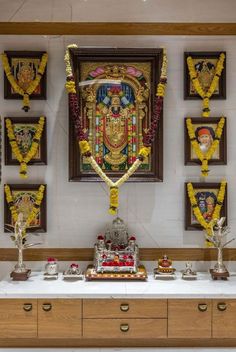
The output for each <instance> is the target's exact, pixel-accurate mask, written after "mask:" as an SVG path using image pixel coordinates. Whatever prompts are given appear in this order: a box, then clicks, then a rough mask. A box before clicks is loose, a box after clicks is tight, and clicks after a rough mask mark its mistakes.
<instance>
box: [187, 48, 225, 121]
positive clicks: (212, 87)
mask: <svg viewBox="0 0 236 352" xmlns="http://www.w3.org/2000/svg"><path fill="white" fill-rule="evenodd" d="M224 60H225V54H224V53H221V54H220V57H219V59H218V61H217V64H216V69H215V75H214V77H213V79H212V81H211V85H210V87H209V89H208V91H207V92H205V91H204V90H203V88H202V86H201V83H200V82H199V79H198V77H197V72H196V70H195V67H194V63H193V59H192V57H191V56H188V58H187V65H188V70H189V75H190V78H191V81H192V84H193V86H194V89H195V90H196V92H197V93H198V94H199V95H200V97H201V98H202V99H203V109H202V116H203V117H208V116H209V115H210V108H209V102H210V98H211V96H212V94H213V93H214V91H215V89H216V87H217V84H218V82H219V79H220V76H221V73H222V70H223V68H224Z"/></svg>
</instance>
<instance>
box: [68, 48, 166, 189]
mask: <svg viewBox="0 0 236 352" xmlns="http://www.w3.org/2000/svg"><path fill="white" fill-rule="evenodd" d="M162 52H163V49H150V48H148V49H136V48H135V49H112V48H109V49H104V48H102V49H101V48H100V49H94V48H92V49H91V48H88V49H71V57H72V62H73V66H74V72H75V80H76V86H78V81H79V60H80V62H82V61H83V62H86V61H87V62H88V61H93V62H96V61H105V60H106V61H110V62H131V61H133V60H135V61H136V62H143V61H149V62H151V64H152V72H151V75H152V87H151V89H150V94H151V97H150V99H151V112H152V111H153V104H154V98H155V94H156V87H157V84H158V81H159V77H160V70H161V63H162ZM78 58H79V60H78ZM69 115H70V111H69ZM152 151H153V152H152V170H151V171H148V172H147V171H136V173H135V175H134V176H132V177H130V179H129V180H128V181H133V182H162V181H163V112H162V113H161V117H160V120H159V124H158V129H157V133H156V139H155V142H154V143H153V148H152ZM107 175H108V176H109V177H112V179H114V180H117V179H119V178H120V177H121V176H122V175H123V173H122V171H120V172H117V173H114V172H113V173H112V172H107ZM69 181H85V182H86V181H101V179H100V177H98V176H97V174H96V173H95V172H94V171H89V172H87V173H85V172H81V171H80V151H79V146H78V143H77V142H76V136H75V132H74V127H73V123H72V121H71V118H69Z"/></svg>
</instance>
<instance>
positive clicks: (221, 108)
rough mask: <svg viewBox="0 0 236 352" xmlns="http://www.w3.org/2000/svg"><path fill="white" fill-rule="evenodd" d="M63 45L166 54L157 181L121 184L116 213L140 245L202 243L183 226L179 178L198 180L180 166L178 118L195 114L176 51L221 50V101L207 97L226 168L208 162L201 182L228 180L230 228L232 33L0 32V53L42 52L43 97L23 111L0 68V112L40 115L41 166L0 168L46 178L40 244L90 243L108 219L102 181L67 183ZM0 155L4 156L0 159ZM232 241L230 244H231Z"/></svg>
mask: <svg viewBox="0 0 236 352" xmlns="http://www.w3.org/2000/svg"><path fill="white" fill-rule="evenodd" d="M69 43H77V44H78V45H80V46H81V47H82V46H111V47H114V46H116V47H163V46H165V47H166V48H167V52H168V58H169V69H168V89H167V96H166V99H165V106H164V182H163V183H151V184H150V183H147V184H143V183H135V184H126V185H124V186H122V187H121V192H120V212H119V215H120V216H121V217H122V218H123V219H124V220H125V221H126V222H127V224H128V225H129V229H130V231H131V232H132V233H135V234H136V235H137V238H138V242H139V245H140V246H141V247H202V246H203V244H204V240H203V235H202V233H201V232H199V231H194V232H189V231H185V230H184V182H185V181H189V180H191V181H199V180H200V179H199V174H200V168H199V167H186V166H184V133H183V119H184V117H186V116H189V115H190V116H200V113H201V102H200V101H184V100H183V52H184V51H187V50H193V51H194V50H212V51H213V50H216V51H220V50H224V51H226V52H227V100H225V101H212V102H211V110H212V116H220V115H221V114H225V116H227V123H228V165H227V166H212V167H211V172H210V176H209V177H208V181H212V182H215V181H220V180H221V178H222V177H226V178H227V181H228V190H229V192H228V193H229V195H228V205H229V207H228V208H229V211H228V222H229V225H230V226H231V229H232V234H235V233H236V189H235V171H236V160H235V158H234V155H235V152H236V139H235V131H236V118H235V113H236V90H235V82H236V66H235V62H236V45H235V44H236V40H235V37H187V36H181V37H180V36H179V37H168V36H165V37H155V36H138V37H135V36H133V37H131V36H127V37H105V36H104V37H90V36H87V37H86V36H84V37H62V36H59V37H57V36H55V37H44V36H36V37H35V36H34V37H31V36H21V37H17V36H2V37H1V38H0V52H2V51H4V50H10V49H11V50H46V51H47V52H48V53H49V62H48V99H47V100H46V101H31V110H30V112H29V113H27V114H26V113H24V112H23V111H22V110H21V101H17V100H13V101H12V100H4V99H3V70H2V69H1V70H0V82H1V85H0V107H1V109H0V110H1V115H2V117H5V116H10V117H11V116H25V115H27V116H40V115H41V114H45V116H46V117H47V123H48V126H47V128H48V166H32V167H29V179H28V180H27V181H22V180H21V179H20V178H19V176H18V167H16V166H4V165H3V168H2V186H1V189H2V195H3V184H4V183H5V182H8V183H23V182H25V183H41V182H42V183H43V182H45V183H47V185H48V194H47V198H48V201H47V204H48V232H47V234H44V235H41V236H40V237H41V238H42V242H43V245H42V246H43V247H91V246H92V245H93V243H94V240H95V237H96V234H97V233H98V232H100V231H102V230H103V229H104V227H105V225H106V224H107V223H108V222H109V221H111V220H112V217H111V216H110V215H108V213H107V208H108V192H107V188H106V186H105V185H104V184H103V183H93V184H91V183H89V184H86V183H70V182H68V116H67V108H68V104H67V96H66V93H65V90H64V82H65V70H64V62H63V56H64V51H65V47H66V45H67V44H69ZM3 157H4V156H3ZM0 225H1V232H2V235H1V236H0V246H1V247H11V246H12V243H11V241H10V240H9V235H7V234H3V202H1V204H0ZM233 245H234V246H235V244H233Z"/></svg>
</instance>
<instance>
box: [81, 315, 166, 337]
mask: <svg viewBox="0 0 236 352" xmlns="http://www.w3.org/2000/svg"><path fill="white" fill-rule="evenodd" d="M83 337H84V338H101V339H104V338H105V339H106V338H109V339H110V338H122V339H123V338H140V339H143V338H150V339H151V338H152V339H153V338H166V337H167V319H84V320H83Z"/></svg>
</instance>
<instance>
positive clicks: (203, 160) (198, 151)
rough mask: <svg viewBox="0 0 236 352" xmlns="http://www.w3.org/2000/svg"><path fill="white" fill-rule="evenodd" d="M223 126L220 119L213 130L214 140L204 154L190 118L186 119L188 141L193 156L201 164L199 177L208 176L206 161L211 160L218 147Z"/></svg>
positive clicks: (223, 121)
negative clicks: (194, 155) (193, 153)
mask: <svg viewBox="0 0 236 352" xmlns="http://www.w3.org/2000/svg"><path fill="white" fill-rule="evenodd" d="M224 124H225V118H224V117H221V119H220V121H219V123H218V124H217V128H216V130H215V139H214V141H213V143H212V145H211V147H210V148H209V149H208V151H207V152H206V153H203V152H202V150H201V148H200V145H199V143H198V141H197V138H196V135H195V131H194V128H193V124H192V120H191V118H187V120H186V125H187V129H188V135H189V139H190V141H191V145H192V147H193V150H194V152H195V154H196V155H197V157H198V159H199V160H200V161H201V163H202V165H201V175H202V176H205V177H207V176H208V173H209V170H208V161H209V160H210V159H211V158H212V156H213V155H214V153H215V151H216V148H217V147H218V145H219V143H220V139H221V136H222V132H223V128H224Z"/></svg>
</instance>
